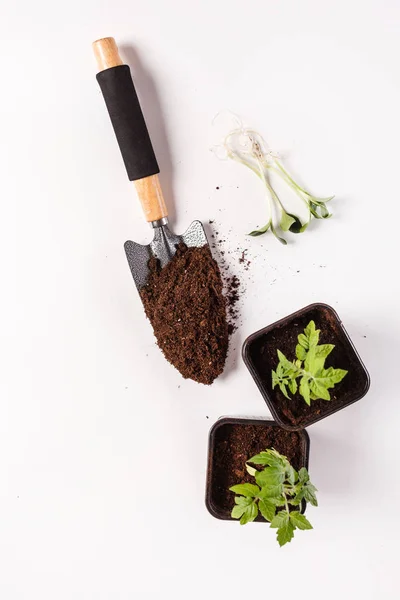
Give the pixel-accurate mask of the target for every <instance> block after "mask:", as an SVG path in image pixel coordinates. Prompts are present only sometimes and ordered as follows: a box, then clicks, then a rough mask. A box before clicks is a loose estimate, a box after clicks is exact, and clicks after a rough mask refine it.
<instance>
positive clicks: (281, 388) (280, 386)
mask: <svg viewBox="0 0 400 600" xmlns="http://www.w3.org/2000/svg"><path fill="white" fill-rule="evenodd" d="M279 389H280V390H281V392H282V394H283V395H284V396H285V397H286V398H287V399H288V400H290V396H289V394H288V393H287V391H286V386H285V384H284V382H283V381H281V382H280V383H279Z"/></svg>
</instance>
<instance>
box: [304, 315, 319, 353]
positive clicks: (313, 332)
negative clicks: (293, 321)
mask: <svg viewBox="0 0 400 600" xmlns="http://www.w3.org/2000/svg"><path fill="white" fill-rule="evenodd" d="M304 334H305V336H306V338H307V340H308V345H309V348H313V347H315V346H316V345H317V344H318V342H319V334H320V330H319V329H316V328H315V323H314V321H310V322H309V324H308V325H307V327H306V328H305V330H304Z"/></svg>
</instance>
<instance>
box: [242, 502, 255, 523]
mask: <svg viewBox="0 0 400 600" xmlns="http://www.w3.org/2000/svg"><path fill="white" fill-rule="evenodd" d="M257 515H258V506H257V504H256V503H255V502H253V503H252V504H250V505H249V506H248V507H247V508H246V510H245V512H244V513H243V516H242V518H241V519H240V524H241V525H246V523H250V522H251V521H254V519H255V518H256V517H257Z"/></svg>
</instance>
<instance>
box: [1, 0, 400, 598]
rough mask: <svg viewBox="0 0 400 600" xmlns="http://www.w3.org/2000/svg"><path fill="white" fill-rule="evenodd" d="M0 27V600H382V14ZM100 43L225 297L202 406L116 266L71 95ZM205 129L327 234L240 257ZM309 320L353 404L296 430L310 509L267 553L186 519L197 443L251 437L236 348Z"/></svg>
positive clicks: (7, 5) (266, 13) (385, 35)
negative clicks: (239, 152)
mask: <svg viewBox="0 0 400 600" xmlns="http://www.w3.org/2000/svg"><path fill="white" fill-rule="evenodd" d="M0 21H1V29H2V35H1V42H0V43H1V56H2V67H1V81H2V84H1V96H0V120H1V123H0V128H1V140H0V143H1V157H0V160H1V177H0V187H1V225H0V226H1V231H0V244H1V253H0V256H1V259H0V260H1V265H0V268H1V284H2V286H1V295H0V309H1V312H0V314H1V333H0V335H1V348H0V353H1V356H0V365H1V376H0V383H1V396H0V564H1V573H0V597H1V598H2V600H36V599H37V600H54V599H55V598H56V599H57V600H71V599H74V600H89V599H90V600H92V599H93V600H117V599H118V600H128V599H133V598H138V599H139V598H140V600H147V599H151V600H153V599H158V598H174V599H176V600H181V599H182V600H183V599H187V598H190V599H196V600H197V599H200V598H222V597H224V598H225V597H226V598H230V599H232V600H242V599H243V598H244V597H247V596H248V595H249V594H251V595H252V596H254V595H263V596H268V597H269V596H271V597H272V596H273V597H278V596H279V597H280V598H286V597H288V596H289V595H290V596H291V597H296V598H297V599H298V600H303V599H307V600H310V599H314V598H315V599H316V598H322V597H323V598H326V599H329V600H330V599H336V598H356V599H358V598H364V600H375V599H381V598H385V600H392V599H395V598H398V597H399V591H398V583H397V580H398V573H397V570H398V539H399V534H400V517H399V514H400V512H399V506H398V502H399V497H400V480H399V450H400V446H399V439H400V435H399V427H400V423H399V421H400V408H399V406H400V404H399V386H398V370H399V369H398V357H399V335H400V320H399V316H398V306H399V283H398V278H399V275H398V267H397V265H396V259H395V257H396V255H397V256H398V250H399V242H398V239H399V231H398V226H399V175H398V173H399V144H398V140H399V137H400V122H399V111H400V74H399V53H400V35H399V34H400V5H399V3H398V2H396V0H386V1H384V0H370V1H361V0H359V1H357V0H352V1H349V0H335V1H334V2H333V1H324V2H321V1H319V0H303V1H302V2H300V1H296V0H291V1H282V0H281V1H280V2H277V1H275V2H273V1H271V0H253V1H252V2H251V3H249V2H248V3H244V2H242V1H238V0H229V1H228V0H215V1H214V2H211V1H204V0H203V1H200V0H192V1H189V2H188V1H184V0H170V1H169V2H163V1H162V0H146V1H143V0H142V1H140V2H139V0H130V1H123V0H113V1H112V2H111V1H109V0H103V1H101V2H100V1H97V2H95V1H94V0H93V1H87V0H86V1H85V0H80V1H78V0H69V1H68V2H54V1H50V0H48V1H45V0H38V1H35V2H31V1H28V0H21V1H20V2H12V0H8V2H6V1H5V0H3V2H2V4H1V14H0ZM107 35H112V36H114V37H115V38H116V39H117V41H118V42H119V44H120V46H121V54H122V56H123V58H124V59H125V60H126V61H127V62H129V63H130V65H131V67H132V70H133V72H134V74H135V76H136V79H135V80H136V84H137V89H138V93H139V95H140V97H141V100H142V103H143V108H144V112H145V115H146V118H147V121H148V125H149V129H150V131H151V134H152V137H153V141H154V146H155V150H156V153H157V156H158V158H159V162H160V165H161V168H162V181H163V184H164V189H165V192H166V196H167V200H168V202H169V204H170V207H171V213H172V215H173V219H172V220H173V228H174V229H175V230H176V231H177V232H181V231H183V230H184V229H185V228H186V227H187V226H188V225H189V223H190V222H191V220H193V219H194V218H198V219H201V220H203V221H204V222H208V220H209V219H211V220H212V219H216V223H215V226H217V230H218V231H219V232H220V234H221V235H220V236H219V237H222V239H226V243H225V250H227V251H228V250H230V251H231V254H229V255H228V257H229V260H230V264H231V268H232V270H233V272H236V273H237V274H238V275H239V277H241V278H242V281H243V283H244V284H245V287H246V293H245V294H244V296H243V302H242V309H241V310H242V324H241V327H240V331H239V332H238V333H237V334H236V337H235V338H234V340H233V344H232V351H231V354H230V357H229V363H228V366H227V369H226V372H225V374H224V375H223V376H222V377H221V378H220V379H219V380H218V381H217V382H216V383H215V384H214V385H213V386H211V387H209V388H207V387H203V386H201V385H198V384H195V383H193V382H191V381H184V380H182V378H181V377H180V375H179V374H178V373H177V372H176V371H175V370H174V369H173V368H172V367H171V366H170V365H169V364H168V363H167V362H166V361H165V360H164V359H163V357H162V356H161V353H160V351H159V350H158V349H157V347H156V346H155V343H154V339H153V336H152V331H151V328H150V326H149V324H148V323H147V322H146V320H145V318H144V316H143V312H142V307H141V303H140V301H139V298H138V296H137V293H136V291H135V288H134V285H133V282H132V280H131V276H130V273H129V270H128V267H127V264H126V259H125V256H124V252H123V243H124V242H125V240H126V239H134V240H137V241H141V242H148V241H149V240H150V231H149V230H148V228H147V226H146V224H145V223H144V221H143V219H142V216H141V213H140V209H139V207H138V206H137V202H136V198H135V194H134V189H133V184H131V183H129V182H128V180H127V177H126V173H125V171H124V167H123V164H122V160H121V158H120V155H119V150H118V148H117V145H116V142H115V139H114V135H113V132H112V129H111V125H110V122H109V119H108V115H107V113H106V109H105V106H104V102H103V99H102V97H101V94H100V91H99V88H98V84H97V82H96V80H95V71H96V69H95V63H94V59H93V56H92V50H91V42H92V41H93V40H95V39H97V38H99V37H104V36H107ZM222 109H231V110H233V111H235V112H236V113H238V114H240V115H241V116H242V117H243V119H244V120H245V122H246V123H247V124H248V125H250V126H252V127H255V128H257V129H258V130H259V131H260V132H261V133H262V134H263V135H264V136H265V137H266V139H267V140H268V142H269V144H270V145H271V146H272V147H273V148H274V149H275V150H278V151H280V153H281V154H282V156H283V158H284V160H285V164H286V166H287V167H288V168H289V169H290V170H291V171H292V172H293V173H295V174H296V175H297V176H298V178H299V179H300V181H301V182H302V183H304V185H306V186H307V187H309V188H310V189H311V190H312V191H314V192H315V193H316V194H319V195H330V194H333V193H334V194H336V198H335V200H333V202H332V205H331V209H332V211H333V212H334V217H333V218H332V219H331V220H330V221H327V222H315V223H314V224H313V226H312V227H310V229H309V230H308V231H307V232H306V233H305V234H304V235H302V236H299V237H293V236H292V238H291V240H292V241H291V243H290V244H289V245H288V246H287V247H283V246H281V245H279V244H278V243H277V242H276V241H275V240H274V239H273V238H272V237H270V236H269V235H268V236H264V237H261V238H258V239H252V238H246V235H245V234H246V233H247V232H248V231H249V230H250V229H251V228H253V227H254V226H256V225H262V224H263V222H264V220H265V210H266V209H265V202H266V200H265V196H264V192H263V190H262V187H261V185H260V183H259V181H258V180H257V178H256V177H255V176H254V175H253V174H252V173H251V172H248V171H247V170H246V169H245V168H244V167H242V166H240V165H237V164H234V163H228V162H221V161H219V160H218V159H217V158H216V157H215V156H214V155H213V154H212V153H211V152H210V151H209V149H210V146H211V145H212V143H214V142H215V141H218V140H215V135H214V134H215V132H214V131H213V128H212V126H211V122H212V119H213V117H214V115H215V114H216V113H217V112H218V111H220V110H222ZM217 186H218V187H220V189H219V190H217V189H216V187H217ZM230 230H231V231H230ZM209 231H210V230H209ZM237 248H241V249H244V248H248V250H249V252H248V255H249V259H251V262H252V264H251V267H250V268H249V270H248V271H244V269H243V268H242V267H243V266H242V265H240V264H239V262H238V259H239V256H240V251H238V250H237ZM313 301H323V302H327V303H329V304H331V305H332V306H333V307H334V308H335V309H336V310H337V311H338V313H339V315H340V317H341V318H342V320H343V322H344V324H345V326H346V327H347V329H348V331H349V333H350V335H351V337H352V339H353V341H354V343H355V345H356V347H357V349H358V350H359V352H360V354H361V357H362V359H363V360H364V361H365V363H366V366H367V368H368V369H369V371H370V374H371V380H372V384H371V389H370V392H369V394H368V395H367V396H366V397H365V398H364V399H363V400H361V401H360V402H359V403H356V404H355V405H353V406H351V407H349V408H347V409H346V410H343V411H341V412H340V413H338V414H336V415H334V416H332V417H330V418H328V419H326V420H324V421H322V422H320V423H317V424H316V425H314V426H313V427H310V429H309V433H310V436H311V461H310V470H311V474H312V478H313V480H314V482H315V484H316V485H317V487H318V488H319V490H320V492H319V501H320V507H319V508H318V509H313V508H309V510H308V516H309V518H310V520H311V521H312V523H313V525H314V530H313V531H311V532H299V533H298V534H296V537H295V539H294V540H293V542H292V544H290V545H289V546H286V547H285V548H283V549H279V547H278V545H277V543H276V541H275V536H274V533H273V532H272V531H270V530H269V528H268V527H267V526H263V525H260V524H253V525H249V526H247V527H242V528H241V527H239V526H238V525H237V524H236V523H230V522H221V521H217V520H215V519H213V518H212V517H211V516H210V515H209V514H208V513H207V511H206V509H205V505H204V487H205V467H206V456H207V437H208V431H209V428H210V426H211V424H212V423H213V422H214V421H215V420H216V419H217V418H218V417H219V416H221V415H226V414H231V415H258V416H265V417H267V416H268V410H267V408H266V405H265V403H264V401H263V400H262V398H261V396H260V394H259V392H258V391H257V388H256V386H255V384H254V382H253V381H252V379H251V377H250V375H249V373H248V372H247V370H246V368H245V367H244V365H243V363H242V361H241V358H240V347H241V344H242V342H243V340H244V338H245V337H246V336H247V335H248V334H250V333H252V332H253V331H255V330H256V329H259V328H261V327H263V326H265V325H267V324H269V323H271V322H273V321H275V320H276V319H277V318H279V317H283V316H285V315H287V314H289V313H290V312H292V311H294V310H296V309H298V308H301V307H303V306H305V305H307V304H308V303H310V302H313ZM207 417H208V418H207Z"/></svg>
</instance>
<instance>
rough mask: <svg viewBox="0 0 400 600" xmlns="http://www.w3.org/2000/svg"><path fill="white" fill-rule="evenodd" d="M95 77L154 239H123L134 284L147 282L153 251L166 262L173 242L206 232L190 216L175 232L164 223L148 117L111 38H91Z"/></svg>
mask: <svg viewBox="0 0 400 600" xmlns="http://www.w3.org/2000/svg"><path fill="white" fill-rule="evenodd" d="M93 50H94V53H95V56H96V60H97V66H98V69H99V73H98V74H97V81H98V82H99V85H100V88H101V91H102V93H103V96H104V100H105V102H106V105H107V109H108V113H109V115H110V118H111V122H112V125H113V128H114V132H115V135H116V138H117V141H118V144H119V147H120V150H121V154H122V158H123V160H124V163H125V167H126V170H127V173H128V177H129V179H130V181H134V182H135V187H136V192H137V195H138V197H139V200H140V202H141V204H142V208H143V211H144V214H145V218H146V221H147V222H148V223H150V225H151V226H152V228H153V230H154V238H153V241H152V242H151V243H150V244H148V245H147V246H144V245H142V244H137V243H136V242H131V241H128V242H125V253H126V257H127V259H128V263H129V267H130V269H131V273H132V276H133V279H134V281H135V284H136V287H137V288H138V290H140V289H141V288H142V287H143V286H144V285H145V284H146V282H147V278H148V274H149V266H148V265H149V260H150V259H151V258H152V257H156V258H157V259H158V260H159V261H160V264H161V267H164V266H165V265H166V264H167V263H168V262H169V261H170V260H171V258H172V257H173V256H174V254H175V251H176V247H177V245H178V244H180V243H181V242H183V243H184V244H186V246H205V245H206V244H208V241H207V237H206V234H205V231H204V228H203V225H202V223H200V221H193V223H192V224H191V225H190V227H189V229H188V230H187V231H186V233H184V234H183V235H175V234H174V233H172V232H171V231H170V229H169V227H168V211H167V207H166V204H165V201H164V197H163V194H162V190H161V186H160V181H159V178H158V173H159V172H160V169H159V167H158V164H157V159H156V157H155V154H154V150H153V147H152V144H151V141H150V137H149V133H148V131H147V127H146V123H145V120H144V117H143V113H142V110H141V108H140V104H139V100H138V97H137V94H136V91H135V87H134V84H133V81H132V77H131V72H130V69H129V67H128V65H124V64H123V62H122V60H121V58H120V56H119V53H118V48H117V45H116V43H115V40H114V38H112V37H108V38H103V39H100V40H97V41H95V42H94V43H93Z"/></svg>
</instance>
